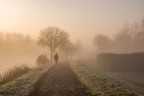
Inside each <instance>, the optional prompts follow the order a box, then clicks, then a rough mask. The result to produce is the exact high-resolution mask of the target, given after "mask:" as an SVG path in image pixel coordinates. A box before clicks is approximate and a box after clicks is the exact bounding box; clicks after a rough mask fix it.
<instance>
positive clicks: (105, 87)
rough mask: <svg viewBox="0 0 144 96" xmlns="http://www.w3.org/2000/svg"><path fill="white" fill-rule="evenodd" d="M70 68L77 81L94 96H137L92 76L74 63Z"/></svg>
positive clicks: (95, 75) (94, 75)
mask: <svg viewBox="0 0 144 96" xmlns="http://www.w3.org/2000/svg"><path fill="white" fill-rule="evenodd" d="M70 66H71V68H72V69H73V71H74V72H75V73H76V75H77V77H78V78H79V80H80V81H81V82H82V83H83V84H84V85H86V87H87V88H88V89H89V90H90V91H91V92H92V94H93V95H94V96H139V95H138V94H136V93H134V92H132V91H130V90H127V89H125V88H123V87H122V86H120V85H117V84H115V83H113V82H110V81H108V80H107V79H105V78H104V77H102V76H100V75H97V74H93V73H92V72H90V71H89V70H87V69H85V68H84V67H81V66H79V65H78V64H76V63H74V62H73V63H71V64H70Z"/></svg>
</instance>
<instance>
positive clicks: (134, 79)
mask: <svg viewBox="0 0 144 96" xmlns="http://www.w3.org/2000/svg"><path fill="white" fill-rule="evenodd" d="M79 64H80V65H81V66H82V67H85V68H86V69H88V70H90V71H91V72H93V73H95V74H99V75H101V76H103V77H104V78H106V79H107V80H108V81H112V82H115V83H116V84H119V85H122V86H123V87H124V88H128V89H131V90H133V91H135V92H137V93H140V94H143V95H144V91H143V90H144V72H108V71H102V70H100V69H98V68H97V65H96V63H95V61H92V60H85V61H79Z"/></svg>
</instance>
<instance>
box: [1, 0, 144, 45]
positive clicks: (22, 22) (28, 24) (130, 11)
mask: <svg viewBox="0 0 144 96" xmlns="http://www.w3.org/2000/svg"><path fill="white" fill-rule="evenodd" d="M143 9H144V1H143V0H71V1H70V0H0V31H2V32H21V33H26V34H30V35H33V36H38V33H39V30H41V29H43V28H45V27H47V26H58V27H60V28H62V29H64V30H66V31H68V32H69V34H70V36H71V39H72V40H75V41H76V40H78V39H79V40H81V41H83V43H89V46H92V39H93V37H94V36H95V35H96V34H98V33H105V34H109V35H111V34H113V33H116V32H118V30H119V29H120V28H121V27H122V26H123V24H125V23H134V22H140V21H141V20H142V19H143V18H144V12H143Z"/></svg>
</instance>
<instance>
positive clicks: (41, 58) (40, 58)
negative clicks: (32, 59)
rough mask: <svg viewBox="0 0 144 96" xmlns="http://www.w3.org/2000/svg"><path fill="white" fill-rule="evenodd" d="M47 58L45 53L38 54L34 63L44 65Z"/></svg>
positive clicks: (46, 62)
mask: <svg viewBox="0 0 144 96" xmlns="http://www.w3.org/2000/svg"><path fill="white" fill-rule="evenodd" d="M48 62H49V60H48V58H47V56H46V55H45V54H43V55H40V56H38V58H37V61H36V64H37V65H44V64H48Z"/></svg>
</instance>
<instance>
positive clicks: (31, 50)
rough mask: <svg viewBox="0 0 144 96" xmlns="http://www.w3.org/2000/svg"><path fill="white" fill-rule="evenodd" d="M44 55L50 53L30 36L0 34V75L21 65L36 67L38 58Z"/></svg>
mask: <svg viewBox="0 0 144 96" xmlns="http://www.w3.org/2000/svg"><path fill="white" fill-rule="evenodd" d="M44 53H48V51H47V50H45V49H44V48H42V47H40V46H38V44H37V40H35V39H33V38H31V37H30V36H28V35H23V34H20V33H2V32H1V33H0V73H3V72H6V71H8V70H9V69H11V68H13V67H15V66H20V65H28V66H30V67H35V66H36V65H35V63H36V59H37V57H38V56H39V55H41V54H44Z"/></svg>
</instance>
